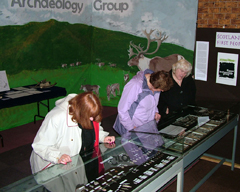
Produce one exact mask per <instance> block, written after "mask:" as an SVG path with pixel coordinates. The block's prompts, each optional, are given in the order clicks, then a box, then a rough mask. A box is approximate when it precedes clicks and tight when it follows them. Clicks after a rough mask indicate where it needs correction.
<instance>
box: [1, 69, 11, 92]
mask: <svg viewBox="0 0 240 192" xmlns="http://www.w3.org/2000/svg"><path fill="white" fill-rule="evenodd" d="M9 90H10V88H9V84H8V79H7V75H6V71H0V92H3V91H9Z"/></svg>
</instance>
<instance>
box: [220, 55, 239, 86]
mask: <svg viewBox="0 0 240 192" xmlns="http://www.w3.org/2000/svg"><path fill="white" fill-rule="evenodd" d="M217 62H218V63H217V74H216V83H220V84H224V85H232V86H236V85H237V69H238V54H231V53H221V52H219V53H218V60H217Z"/></svg>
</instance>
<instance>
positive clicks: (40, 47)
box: [0, 0, 198, 130]
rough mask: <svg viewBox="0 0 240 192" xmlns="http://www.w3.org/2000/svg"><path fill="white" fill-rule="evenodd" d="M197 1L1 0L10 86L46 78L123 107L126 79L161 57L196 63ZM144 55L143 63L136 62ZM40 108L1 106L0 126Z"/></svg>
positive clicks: (1, 64)
mask: <svg viewBox="0 0 240 192" xmlns="http://www.w3.org/2000/svg"><path fill="white" fill-rule="evenodd" d="M197 3H198V1H197V0H174V1H173V0H170V1H169V0H159V1H156V0H1V1H0V42H1V46H0V70H6V73H7V76H8V81H9V85H10V87H11V88H14V87H19V86H24V85H31V84H35V83H36V81H41V80H43V79H47V80H48V81H51V82H57V85H56V86H61V87H65V88H66V90H67V93H73V92H74V93H80V92H83V91H86V90H88V89H92V90H94V91H95V92H96V94H98V95H99V97H100V99H101V102H102V104H103V105H104V106H117V104H118V101H119V99H120V96H121V92H122V89H123V87H124V85H125V84H126V83H127V81H128V80H129V79H131V78H132V76H134V75H135V74H136V72H137V71H139V70H144V69H145V68H148V67H149V61H151V59H152V58H154V57H155V56H159V57H162V58H164V57H167V56H169V55H171V59H175V57H176V58H177V57H178V56H183V57H184V58H186V59H187V60H188V61H190V62H191V63H192V62H193V50H194V42H195V28H196V18H197ZM148 43H149V44H148ZM148 45H149V46H148ZM140 54H142V55H144V58H145V60H144V62H145V63H141V65H140V64H139V63H138V62H135V60H132V58H134V57H135V56H137V55H140ZM130 60H131V61H130ZM129 61H130V62H129ZM57 99H58V98H57ZM55 100H56V99H53V100H51V103H50V105H51V108H52V107H54V102H55ZM36 112H37V108H36V104H29V105H24V106H18V107H13V108H8V109H1V110H0V115H1V121H0V130H4V129H8V128H11V127H15V126H17V125H21V124H25V123H28V122H32V121H33V116H34V114H36ZM42 113H43V114H46V111H44V110H43V111H42ZM3 119H4V121H3Z"/></svg>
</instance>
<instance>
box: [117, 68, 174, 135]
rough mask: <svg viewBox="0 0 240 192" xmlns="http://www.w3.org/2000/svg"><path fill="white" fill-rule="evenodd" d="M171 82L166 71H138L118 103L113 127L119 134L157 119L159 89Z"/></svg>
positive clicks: (165, 89)
mask: <svg viewBox="0 0 240 192" xmlns="http://www.w3.org/2000/svg"><path fill="white" fill-rule="evenodd" d="M172 84H173V82H172V79H171V78H170V75H169V73H168V72H166V71H158V72H153V71H152V70H150V69H146V70H145V71H139V72H138V73H137V74H136V75H135V76H134V77H133V78H132V79H131V80H130V81H129V82H128V83H127V84H126V85H125V87H124V89H123V92H122V96H121V99H120V101H119V103H118V116H117V118H116V121H115V123H114V126H113V128H114V129H115V131H117V132H118V133H119V134H120V135H123V134H125V133H126V132H127V131H129V130H132V129H134V128H136V127H139V126H141V125H143V124H145V123H147V122H149V121H152V120H154V119H155V120H156V121H159V119H160V118H161V116H160V114H159V113H158V108H157V104H158V100H159V95H160V92H161V91H167V90H169V89H170V88H171V86H172Z"/></svg>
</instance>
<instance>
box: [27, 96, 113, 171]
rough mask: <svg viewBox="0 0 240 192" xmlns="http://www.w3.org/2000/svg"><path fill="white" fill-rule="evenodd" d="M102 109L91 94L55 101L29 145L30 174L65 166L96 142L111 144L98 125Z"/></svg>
mask: <svg viewBox="0 0 240 192" xmlns="http://www.w3.org/2000/svg"><path fill="white" fill-rule="evenodd" d="M101 120H102V106H101V103H100V100H99V98H98V97H97V96H96V95H95V94H93V93H92V92H85V93H81V94H78V95H77V94H69V95H68V96H67V97H64V98H62V99H60V100H57V101H56V106H55V107H54V108H53V109H52V110H51V111H50V112H49V113H48V114H47V115H46V117H45V119H44V121H43V123H42V125H41V127H40V128H39V130H38V132H37V134H36V137H35V138H34V141H33V144H32V148H33V151H32V154H31V157H30V164H31V169H32V173H36V172H38V171H41V170H44V169H46V168H47V167H49V166H52V165H54V164H58V163H62V164H67V163H68V162H71V161H72V160H71V157H72V156H74V155H77V154H79V153H80V152H84V151H87V150H89V149H92V148H93V147H95V146H97V145H98V144H99V142H104V143H114V141H115V137H113V136H108V134H109V133H108V132H105V131H103V128H102V127H101V126H100V122H101Z"/></svg>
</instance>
